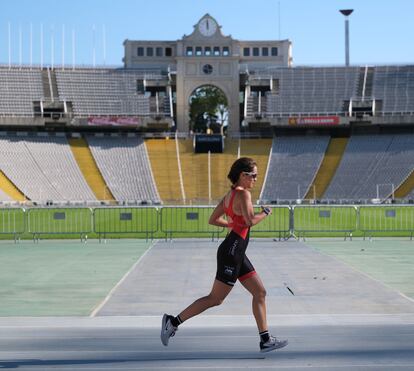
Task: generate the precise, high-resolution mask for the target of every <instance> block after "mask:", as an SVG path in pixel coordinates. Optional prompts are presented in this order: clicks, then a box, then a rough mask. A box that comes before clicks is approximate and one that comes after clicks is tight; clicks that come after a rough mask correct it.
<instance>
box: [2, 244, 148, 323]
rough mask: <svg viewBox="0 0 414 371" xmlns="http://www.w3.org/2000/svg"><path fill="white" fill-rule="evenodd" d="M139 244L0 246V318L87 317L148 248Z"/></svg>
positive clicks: (146, 245)
mask: <svg viewBox="0 0 414 371" xmlns="http://www.w3.org/2000/svg"><path fill="white" fill-rule="evenodd" d="M149 246H150V243H147V242H145V241H143V240H134V241H131V240H115V241H108V242H107V243H106V244H103V243H102V244H99V243H98V242H97V241H88V243H80V242H78V241H76V242H73V241H67V240H60V241H56V240H49V241H42V242H41V243H39V244H34V243H32V242H30V241H24V242H21V243H20V244H14V243H12V242H7V241H2V242H0V298H1V300H0V316H67V315H70V316H77V315H80V316H86V315H89V314H91V312H92V311H93V309H94V308H95V307H96V306H97V305H99V303H101V302H102V300H104V298H105V297H106V296H107V295H108V293H109V292H110V290H111V289H112V288H113V287H114V286H115V285H116V284H117V283H118V282H119V280H120V279H121V278H122V277H123V276H124V275H125V274H126V272H128V270H129V269H130V268H131V267H132V266H133V265H134V264H135V263H136V262H137V260H138V259H139V258H140V257H141V255H142V254H143V253H144V252H145V251H146V250H147V249H148V248H149Z"/></svg>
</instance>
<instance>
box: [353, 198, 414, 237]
mask: <svg viewBox="0 0 414 371" xmlns="http://www.w3.org/2000/svg"><path fill="white" fill-rule="evenodd" d="M358 221H359V223H358V229H359V230H361V231H362V232H363V233H364V237H365V236H366V234H367V233H368V234H370V233H371V234H372V233H374V232H407V233H410V238H411V239H412V238H413V233H414V207H413V206H405V205H402V206H400V205H395V206H391V205H390V206H382V205H378V206H361V207H360V208H359V218H358Z"/></svg>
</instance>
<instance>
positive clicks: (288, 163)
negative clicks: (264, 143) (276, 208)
mask: <svg viewBox="0 0 414 371" xmlns="http://www.w3.org/2000/svg"><path fill="white" fill-rule="evenodd" d="M329 139H330V137H329V136H325V135H324V136H289V137H282V136H281V137H275V138H273V144H272V155H271V158H270V162H269V168H268V172H267V177H266V183H265V185H264V189H263V192H262V200H263V201H264V202H270V201H277V200H294V199H298V198H299V199H302V198H303V197H304V196H305V195H306V193H307V191H308V189H309V187H310V185H311V183H312V181H313V179H314V177H315V175H316V172H317V171H318V169H319V166H320V164H321V162H322V160H323V157H324V154H325V151H326V148H327V146H328V144H329Z"/></svg>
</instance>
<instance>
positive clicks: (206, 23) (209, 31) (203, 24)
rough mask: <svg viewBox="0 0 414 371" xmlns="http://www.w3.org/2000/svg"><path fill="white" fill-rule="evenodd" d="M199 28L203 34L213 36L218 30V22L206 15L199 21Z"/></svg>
mask: <svg viewBox="0 0 414 371" xmlns="http://www.w3.org/2000/svg"><path fill="white" fill-rule="evenodd" d="M198 30H199V31H200V33H201V34H202V35H203V36H212V35H214V33H215V32H216V30H217V23H216V21H215V20H214V19H213V18H211V17H205V18H203V19H202V20H201V21H200V22H199V24H198Z"/></svg>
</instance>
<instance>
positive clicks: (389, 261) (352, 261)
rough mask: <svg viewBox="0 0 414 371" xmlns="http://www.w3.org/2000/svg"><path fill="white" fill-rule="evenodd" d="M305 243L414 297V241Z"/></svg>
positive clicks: (325, 241) (378, 240) (321, 240)
mask: <svg viewBox="0 0 414 371" xmlns="http://www.w3.org/2000/svg"><path fill="white" fill-rule="evenodd" d="M305 243H306V245H308V246H311V247H313V248H315V249H317V250H319V251H321V252H323V253H324V254H328V255H331V256H334V257H335V258H338V259H339V260H341V261H343V262H345V263H346V264H348V265H350V266H351V267H353V268H355V269H356V270H358V271H360V272H363V273H364V274H367V275H368V276H370V277H372V278H374V279H376V280H378V281H380V282H382V283H384V284H385V285H387V286H389V287H391V288H393V289H394V290H397V291H399V292H401V293H403V294H404V295H406V296H408V297H410V298H411V299H413V300H414V269H413V267H414V242H413V241H408V240H401V239H377V240H372V241H369V240H365V241H362V240H354V241H340V240H337V239H335V240H333V239H309V240H307V241H306V242H305Z"/></svg>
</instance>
